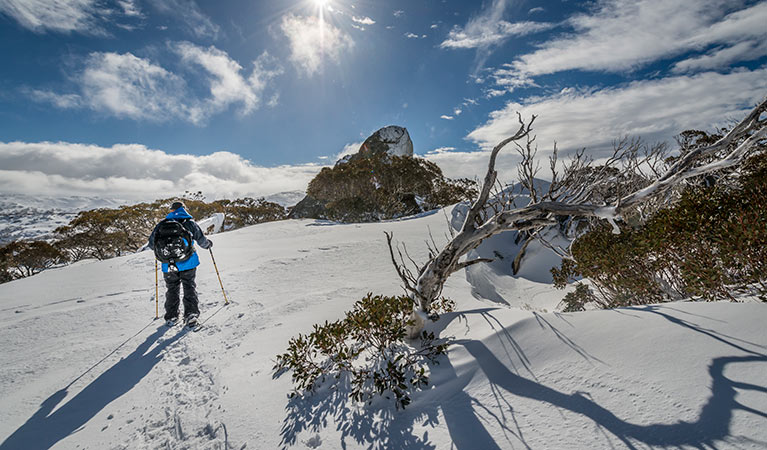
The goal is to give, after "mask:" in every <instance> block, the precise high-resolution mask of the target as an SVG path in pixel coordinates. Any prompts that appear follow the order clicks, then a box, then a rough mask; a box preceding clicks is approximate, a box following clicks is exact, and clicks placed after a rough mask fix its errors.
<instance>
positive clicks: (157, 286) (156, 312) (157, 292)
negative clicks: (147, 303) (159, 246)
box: [154, 259, 160, 319]
mask: <svg viewBox="0 0 767 450" xmlns="http://www.w3.org/2000/svg"><path fill="white" fill-rule="evenodd" d="M154 318H155V319H159V318H160V282H159V281H158V275H157V260H156V259H155V260H154Z"/></svg>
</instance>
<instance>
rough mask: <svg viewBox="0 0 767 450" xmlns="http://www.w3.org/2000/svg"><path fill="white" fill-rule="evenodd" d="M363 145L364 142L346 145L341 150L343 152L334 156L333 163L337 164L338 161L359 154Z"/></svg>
mask: <svg viewBox="0 0 767 450" xmlns="http://www.w3.org/2000/svg"><path fill="white" fill-rule="evenodd" d="M362 143H363V141H359V142H351V143H349V144H346V145H344V148H343V149H342V150H341V152H340V153H338V154H337V155H335V156H333V161H332V162H333V163H335V162H336V161H338V160H339V159H341V158H343V157H344V156H347V155H353V154H355V153H357V152H358V151H360V147H362Z"/></svg>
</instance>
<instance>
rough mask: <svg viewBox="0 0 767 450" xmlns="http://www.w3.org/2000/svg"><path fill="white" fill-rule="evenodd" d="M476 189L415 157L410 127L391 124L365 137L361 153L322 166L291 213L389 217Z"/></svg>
mask: <svg viewBox="0 0 767 450" xmlns="http://www.w3.org/2000/svg"><path fill="white" fill-rule="evenodd" d="M472 189H473V187H472V185H471V182H470V181H468V180H458V181H453V180H449V179H447V178H445V177H444V176H443V175H442V171H441V170H440V169H439V167H438V166H437V165H436V164H434V163H432V162H429V161H426V160H425V159H423V158H418V157H414V156H413V141H412V140H410V135H409V134H408V132H407V130H406V129H405V128H402V127H398V126H388V127H384V128H381V129H380V130H378V131H376V132H375V133H373V134H372V135H371V136H370V137H368V138H367V139H365V142H364V143H363V144H362V145H361V146H360V149H359V151H358V152H357V153H354V154H352V155H348V156H346V157H345V158H343V159H341V160H339V161H338V162H337V163H336V165H335V166H333V167H325V168H323V169H322V170H321V171H320V173H318V174H317V176H316V177H314V179H312V181H311V182H309V186H308V187H307V190H306V197H304V199H303V200H301V201H300V202H298V204H297V205H296V206H295V207H293V210H292V211H291V213H290V215H289V217H290V218H295V219H298V218H313V219H329V220H335V221H340V222H372V221H378V220H386V219H392V218H396V217H403V216H406V215H412V214H417V213H420V212H423V211H426V210H429V209H434V208H437V207H440V206H443V205H446V204H451V203H457V202H459V201H462V200H463V199H464V198H466V197H467V195H468V194H470V192H471V190H472Z"/></svg>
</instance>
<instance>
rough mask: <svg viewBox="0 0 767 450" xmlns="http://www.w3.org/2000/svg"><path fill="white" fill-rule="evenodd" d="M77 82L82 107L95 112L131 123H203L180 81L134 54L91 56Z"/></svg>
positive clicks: (97, 54) (198, 111)
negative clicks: (181, 120) (176, 120)
mask: <svg viewBox="0 0 767 450" xmlns="http://www.w3.org/2000/svg"><path fill="white" fill-rule="evenodd" d="M78 81H79V83H80V88H81V91H82V103H83V104H84V105H87V106H88V107H89V108H91V109H93V110H96V111H101V112H106V113H108V114H111V115H114V116H116V117H127V118H130V119H149V120H163V119H165V118H169V117H174V118H184V119H187V120H190V121H191V122H195V123H197V122H199V121H200V120H201V119H202V111H200V110H199V108H196V107H192V106H190V105H188V104H187V103H186V101H185V97H186V96H185V95H184V94H185V92H186V89H187V88H186V82H185V81H184V80H183V79H182V78H181V77H179V76H177V75H175V74H173V73H171V72H169V71H167V70H165V69H164V68H162V67H160V66H158V65H156V64H153V63H152V62H150V61H148V60H146V59H142V58H139V57H137V56H135V55H133V54H131V53H125V54H118V53H92V54H91V55H90V56H89V57H88V60H87V61H86V64H85V69H84V70H83V72H82V74H81V76H80V78H79V80H78Z"/></svg>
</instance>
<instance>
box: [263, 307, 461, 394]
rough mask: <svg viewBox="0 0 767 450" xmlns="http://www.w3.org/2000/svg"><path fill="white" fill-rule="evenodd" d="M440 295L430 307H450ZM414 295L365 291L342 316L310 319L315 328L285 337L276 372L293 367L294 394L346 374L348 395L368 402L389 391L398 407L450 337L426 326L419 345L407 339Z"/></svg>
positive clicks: (425, 378)
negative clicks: (319, 321)
mask: <svg viewBox="0 0 767 450" xmlns="http://www.w3.org/2000/svg"><path fill="white" fill-rule="evenodd" d="M452 307H453V304H452V302H450V301H449V300H443V301H442V302H441V303H440V304H439V310H437V311H434V313H439V312H446V311H450V310H452ZM412 311H413V301H412V300H411V299H410V298H409V297H406V296H401V297H385V296H380V295H376V296H373V295H372V294H368V295H367V296H366V297H364V298H363V299H362V300H360V301H358V302H357V303H355V304H354V307H353V309H352V310H351V311H349V312H347V313H346V317H345V318H344V319H341V320H338V321H335V322H325V324H324V325H314V331H312V332H311V333H309V334H307V335H303V334H299V335H298V336H296V337H294V338H292V339H291V340H290V341H289V342H288V349H287V352H285V353H283V354H281V355H278V356H277V359H276V364H275V366H274V368H273V370H274V372H275V375H274V376H275V377H278V376H280V375H281V374H282V373H284V372H285V371H287V370H291V371H292V380H293V383H294V384H295V390H294V392H293V393H292V394H291V397H292V396H295V395H297V394H299V393H301V392H307V393H312V392H314V391H315V390H316V389H317V388H318V387H319V386H320V385H321V384H323V382H325V381H326V380H328V379H333V380H342V379H345V380H349V381H350V386H351V390H350V392H349V397H350V398H351V399H352V400H354V401H358V402H364V401H367V402H371V401H372V399H373V398H374V397H375V396H376V395H378V396H385V397H387V398H388V397H389V396H390V395H393V396H394V398H395V404H396V407H397V408H404V407H406V406H407V405H408V404H409V403H410V401H411V399H410V393H411V392H412V391H413V390H416V389H420V388H422V387H424V386H426V385H427V384H428V375H427V373H426V364H427V363H428V362H432V363H436V359H437V357H438V356H439V355H441V354H443V353H445V351H446V350H447V346H448V343H447V342H445V341H440V340H438V339H437V338H436V337H435V336H434V334H433V333H430V332H426V331H424V332H423V334H422V335H421V336H420V339H419V343H418V345H417V346H412V345H409V344H408V343H406V342H405V337H406V335H407V332H406V329H405V328H406V326H407V325H409V324H411V323H410V322H409V317H410V315H411V313H412Z"/></svg>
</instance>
